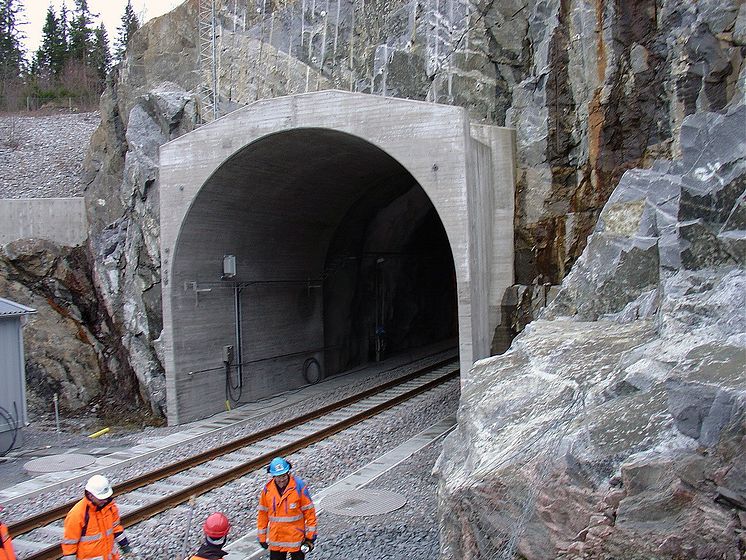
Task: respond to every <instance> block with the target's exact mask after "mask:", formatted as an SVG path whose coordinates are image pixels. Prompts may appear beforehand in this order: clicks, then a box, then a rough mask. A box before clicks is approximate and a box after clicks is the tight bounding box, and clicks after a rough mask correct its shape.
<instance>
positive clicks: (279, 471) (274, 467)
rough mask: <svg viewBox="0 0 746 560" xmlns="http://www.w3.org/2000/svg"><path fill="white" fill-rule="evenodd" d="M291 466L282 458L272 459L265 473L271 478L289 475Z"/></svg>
mask: <svg viewBox="0 0 746 560" xmlns="http://www.w3.org/2000/svg"><path fill="white" fill-rule="evenodd" d="M291 466H292V465H291V464H290V463H288V462H287V461H286V460H285V459H283V458H282V457H275V458H274V459H272V462H270V464H269V467H267V472H268V473H269V474H271V475H272V476H280V475H283V474H287V473H289V472H290V467H291Z"/></svg>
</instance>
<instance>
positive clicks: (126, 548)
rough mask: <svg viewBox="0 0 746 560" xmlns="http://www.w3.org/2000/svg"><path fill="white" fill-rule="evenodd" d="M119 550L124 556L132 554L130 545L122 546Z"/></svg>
mask: <svg viewBox="0 0 746 560" xmlns="http://www.w3.org/2000/svg"><path fill="white" fill-rule="evenodd" d="M119 550H121V551H122V553H123V554H130V553H131V552H132V547H131V546H130V545H128V544H120V545H119Z"/></svg>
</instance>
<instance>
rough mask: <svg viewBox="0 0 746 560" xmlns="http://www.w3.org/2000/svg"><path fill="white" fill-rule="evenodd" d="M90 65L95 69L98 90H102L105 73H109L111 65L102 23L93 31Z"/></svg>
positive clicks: (107, 41) (104, 28) (106, 36)
mask: <svg viewBox="0 0 746 560" xmlns="http://www.w3.org/2000/svg"><path fill="white" fill-rule="evenodd" d="M91 65H92V66H93V68H94V69H95V70H96V76H97V77H98V80H99V90H100V91H103V89H104V84H105V82H106V75H107V74H108V73H109V68H110V67H111V53H110V52H109V35H108V34H107V33H106V27H104V24H103V23H101V25H99V26H98V27H97V28H96V31H95V32H94V38H93V49H92V51H91Z"/></svg>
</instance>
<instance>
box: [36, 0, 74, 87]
mask: <svg viewBox="0 0 746 560" xmlns="http://www.w3.org/2000/svg"><path fill="white" fill-rule="evenodd" d="M66 60H67V45H66V44H65V33H64V28H63V22H62V21H61V20H60V19H58V18H57V16H56V15H55V13H54V9H53V8H52V6H49V9H48V10H47V17H46V20H45V21H44V27H43V29H42V43H41V47H39V50H38V51H37V53H36V60H35V73H36V74H39V75H43V74H47V75H48V76H54V77H56V78H58V77H59V76H60V74H61V73H62V69H63V68H64V67H65V62H66Z"/></svg>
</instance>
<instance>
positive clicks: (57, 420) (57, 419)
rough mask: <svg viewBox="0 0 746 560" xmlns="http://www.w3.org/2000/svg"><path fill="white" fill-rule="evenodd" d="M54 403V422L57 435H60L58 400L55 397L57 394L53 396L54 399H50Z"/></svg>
mask: <svg viewBox="0 0 746 560" xmlns="http://www.w3.org/2000/svg"><path fill="white" fill-rule="evenodd" d="M52 400H53V401H54V422H55V424H56V426H57V433H58V434H59V433H60V431H61V430H60V403H59V401H60V398H59V397H58V396H57V393H55V394H54V397H53V399H52Z"/></svg>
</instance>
